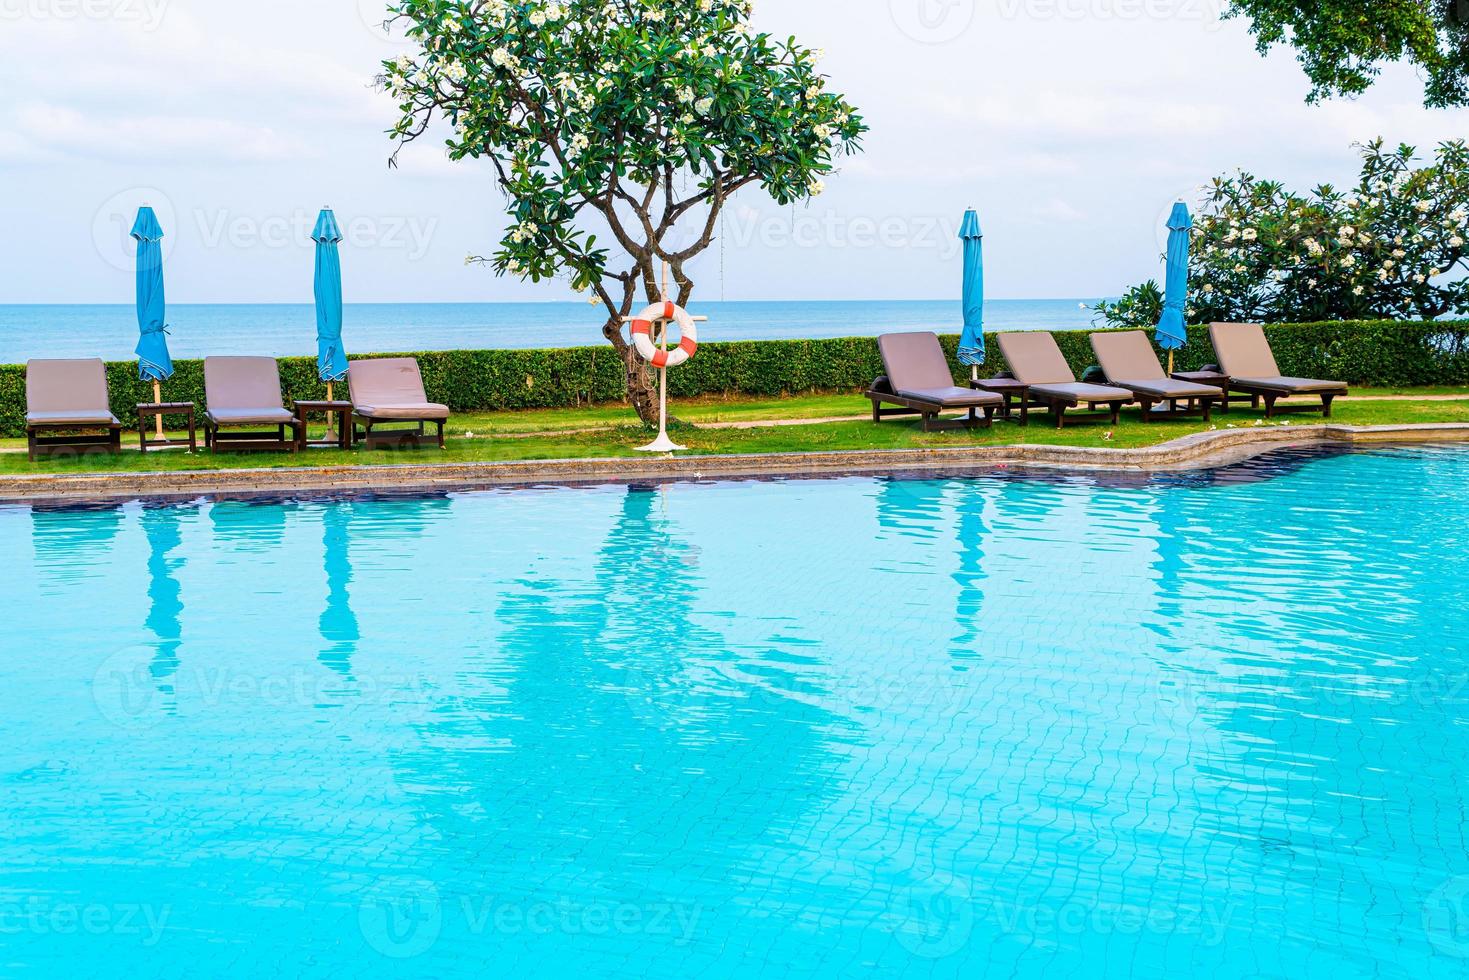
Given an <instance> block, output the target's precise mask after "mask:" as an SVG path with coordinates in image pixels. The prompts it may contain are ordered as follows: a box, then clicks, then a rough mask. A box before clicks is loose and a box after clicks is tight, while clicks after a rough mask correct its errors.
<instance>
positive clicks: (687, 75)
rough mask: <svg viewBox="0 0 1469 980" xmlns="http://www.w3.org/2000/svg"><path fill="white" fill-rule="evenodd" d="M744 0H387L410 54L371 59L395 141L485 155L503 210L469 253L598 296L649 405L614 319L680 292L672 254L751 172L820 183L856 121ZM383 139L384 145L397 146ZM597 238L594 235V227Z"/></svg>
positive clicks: (790, 198)
mask: <svg viewBox="0 0 1469 980" xmlns="http://www.w3.org/2000/svg"><path fill="white" fill-rule="evenodd" d="M750 11H751V3H750V0H560V2H556V0H551V2H520V3H515V2H507V0H396V2H395V3H393V4H392V7H391V12H392V14H393V18H394V19H396V20H399V21H402V22H404V23H406V29H407V34H408V36H409V37H410V38H412V39H413V40H415V41H416V42H418V45H419V48H420V50H419V53H418V54H417V56H411V55H405V56H403V57H401V58H399V59H397V60H396V61H391V62H387V63H385V64H384V74H383V76H382V83H383V85H384V86H385V87H386V88H387V89H388V90H389V91H391V92H392V93H393V94H394V95H395V96H396V97H397V99H398V100H399V105H400V109H401V112H402V117H401V119H400V120H399V122H398V124H397V126H396V127H395V128H394V129H393V130H392V136H393V138H394V139H395V140H396V141H397V142H398V143H399V149H400V150H401V149H402V146H403V145H404V144H407V143H410V142H413V141H414V140H416V139H419V138H420V137H423V136H424V135H425V134H427V133H429V132H430V131H431V128H432V125H433V123H434V121H435V120H436V119H441V120H444V121H446V122H447V123H448V124H450V125H451V126H452V127H453V134H452V136H450V137H449V138H448V152H449V156H450V158H451V159H453V160H463V159H465V158H466V157H468V158H472V159H475V160H484V161H487V162H488V164H489V165H490V167H491V168H492V170H493V174H494V177H495V179H496V180H497V181H498V184H499V186H500V188H501V189H502V190H503V191H504V194H505V197H506V202H507V211H508V213H509V215H510V218H511V225H510V227H509V229H508V231H507V232H506V234H505V237H504V238H503V240H502V241H501V242H500V244H499V248H498V250H496V251H495V252H494V253H493V254H491V255H488V256H471V257H470V258H469V260H468V261H469V262H471V263H482V264H485V265H489V266H490V267H492V268H493V269H494V270H495V271H496V272H497V273H498V274H501V275H512V276H517V277H520V278H521V279H529V280H531V281H532V282H540V281H541V280H543V279H550V278H555V277H563V278H565V279H567V280H569V282H570V284H571V286H572V287H573V288H574V289H576V290H578V291H586V290H590V291H591V293H592V294H593V302H600V303H601V305H602V306H603V307H604V308H605V309H606V311H607V315H608V320H607V323H606V325H605V326H604V327H603V333H604V334H605V335H606V337H607V339H608V340H610V341H611V342H612V344H613V345H614V346H615V347H616V349H617V350H618V352H619V353H620V355H621V356H622V358H623V361H624V363H625V364H626V366H627V376H628V393H629V396H630V397H631V399H632V401H633V405H634V407H635V408H636V409H637V411H638V414H639V416H640V417H641V418H643V419H644V420H645V421H647V420H651V419H652V418H654V417H655V414H656V409H657V407H656V403H655V399H654V394H653V387H652V384H651V381H650V379H649V376H648V371H647V369H646V367H645V366H644V365H643V364H641V362H639V360H638V359H637V357H636V355H635V354H634V352H633V350H632V349H631V347H630V345H629V344H628V343H627V341H626V339H625V338H624V337H623V334H622V323H623V319H624V318H625V317H627V316H628V315H629V314H630V313H632V312H633V308H634V306H635V305H636V304H637V303H638V300H639V294H641V296H642V297H643V298H644V299H645V300H646V301H647V302H650V303H651V302H657V301H658V300H659V299H661V298H662V295H661V293H662V290H661V288H660V279H661V270H662V267H663V266H664V265H665V264H666V266H667V267H668V269H670V270H671V272H672V275H673V279H674V284H675V289H674V293H675V295H673V296H670V297H669V298H671V299H674V300H675V301H676V302H678V303H679V304H680V305H687V304H688V302H689V300H690V298H691V297H692V295H693V290H694V284H693V282H692V281H690V279H689V278H688V276H687V274H686V272H685V269H686V266H687V264H688V263H689V261H690V260H692V259H693V258H694V257H695V256H697V255H699V254H700V253H701V252H703V251H704V250H705V249H707V248H708V247H709V246H710V244H712V243H713V241H714V237H715V232H716V229H717V227H718V219H719V215H720V213H721V212H722V210H723V208H724V207H725V205H726V204H727V203H728V201H729V200H730V197H731V196H732V195H733V194H735V193H736V192H737V191H739V190H740V189H741V188H744V187H746V186H748V185H751V184H754V185H757V186H758V187H760V188H762V189H763V190H764V191H765V192H766V193H767V194H768V195H769V196H770V197H771V198H773V199H774V200H775V201H776V202H778V203H780V204H792V203H794V202H797V201H801V200H804V199H807V198H810V197H812V196H814V195H816V194H819V193H821V191H822V188H823V186H824V185H823V182H822V181H823V178H824V177H826V176H828V175H829V174H831V173H832V171H833V169H834V167H835V160H836V158H837V156H838V155H840V154H842V153H851V152H855V151H856V150H857V149H858V148H859V145H860V139H861V136H862V133H863V132H865V129H866V127H865V126H864V125H863V124H862V122H861V119H860V118H859V117H858V116H857V114H856V112H855V111H854V110H853V108H852V106H851V105H849V104H848V103H847V101H846V100H845V99H843V98H842V96H840V95H838V94H836V93H834V92H831V91H829V90H828V89H827V81H826V78H825V77H824V76H823V75H821V74H820V73H819V72H818V70H817V62H818V54H817V53H816V52H814V51H812V50H810V49H808V48H804V47H801V46H800V45H798V44H797V43H796V41H795V40H794V39H790V40H787V41H783V42H777V41H775V40H773V39H772V38H771V37H770V36H769V35H766V34H756V33H755V32H753V31H752V30H751V28H750V26H749V20H750ZM395 157H396V154H395ZM599 232H600V233H601V234H602V236H603V237H604V238H606V239H610V246H611V247H608V246H607V245H604V244H603V239H599V237H598V233H599Z"/></svg>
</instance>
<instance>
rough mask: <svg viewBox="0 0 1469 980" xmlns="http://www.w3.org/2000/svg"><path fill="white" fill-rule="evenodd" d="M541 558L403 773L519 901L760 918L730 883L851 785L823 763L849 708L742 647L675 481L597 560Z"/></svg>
mask: <svg viewBox="0 0 1469 980" xmlns="http://www.w3.org/2000/svg"><path fill="white" fill-rule="evenodd" d="M538 564H539V563H536V562H534V561H531V562H529V563H528V564H527V566H526V567H525V568H524V570H523V571H522V572H521V573H520V574H519V575H518V577H516V578H515V579H514V580H513V581H512V582H510V583H508V584H507V585H506V586H504V593H503V595H502V597H501V601H500V605H499V607H498V611H497V614H496V615H497V618H498V619H499V620H500V621H501V623H502V624H503V626H504V627H505V628H504V632H503V634H502V635H501V636H500V638H499V644H498V649H497V655H498V656H497V659H496V660H495V661H494V663H493V665H491V667H490V668H489V670H488V671H487V673H485V674H484V675H482V676H481V677H480V678H478V679H477V680H476V681H475V682H473V683H471V684H470V685H469V686H470V688H471V689H478V690H480V691H482V692H483V693H472V691H471V692H466V693H465V694H464V695H463V697H462V699H461V700H460V702H459V703H458V705H457V707H456V710H452V711H450V710H445V711H440V712H438V713H437V714H436V717H435V718H434V720H433V721H432V722H431V723H429V725H427V726H426V727H425V729H424V731H423V739H424V743H425V747H424V748H423V749H422V750H420V751H417V752H413V753H409V754H407V755H406V756H404V757H402V758H400V759H398V760H397V764H398V766H399V767H400V769H401V770H402V772H401V774H400V776H399V782H400V784H405V785H409V786H411V787H412V790H413V794H414V799H415V802H416V803H417V804H418V805H420V806H422V807H423V808H424V810H425V814H426V817H427V819H428V820H430V821H431V822H432V824H433V826H434V827H435V828H436V829H437V830H438V831H439V834H440V836H441V838H442V839H443V840H444V841H445V842H446V846H454V847H463V848H467V849H470V853H469V854H467V855H466V857H465V861H466V867H483V866H485V865H486V864H489V865H492V866H494V867H495V868H496V869H497V875H504V878H503V879H502V880H503V881H504V882H506V883H507V884H506V891H505V894H504V896H503V897H504V898H505V899H506V900H507V901H513V902H517V903H523V902H527V901H545V902H559V903H569V904H571V905H573V906H576V905H586V904H588V903H594V902H598V901H603V902H605V901H616V902H623V903H629V904H631V905H641V906H643V907H652V906H653V905H654V904H656V903H682V907H685V908H695V907H697V906H698V905H699V904H700V903H708V902H716V901H717V903H718V907H719V908H720V909H722V910H723V911H724V913H725V914H734V915H743V914H744V913H743V912H742V911H740V910H739V908H738V906H740V905H742V904H743V903H744V898H742V897H741V896H739V895H738V894H734V895H731V894H730V893H729V891H728V887H727V883H728V882H729V881H731V880H737V879H738V878H740V877H741V876H742V875H743V874H744V873H745V871H744V870H743V869H744V867H745V866H746V865H747V864H749V865H755V864H758V863H760V862H761V861H771V860H774V859H775V857H776V856H775V855H772V854H770V853H769V850H768V849H769V848H770V847H771V846H772V845H773V844H774V843H775V842H776V841H778V840H779V839H780V838H781V836H782V835H783V834H784V833H786V832H787V831H789V829H790V828H791V827H793V826H794V825H796V824H798V823H799V822H800V820H801V819H802V816H803V814H806V813H809V812H810V811H812V810H818V811H819V809H820V807H821V806H822V801H823V800H824V799H828V798H829V797H830V795H831V794H832V792H834V790H833V788H832V787H831V786H829V785H828V784H827V783H826V781H825V779H824V778H823V777H822V773H821V770H820V767H819V766H817V765H815V764H814V761H815V758H816V757H818V756H819V754H820V753H819V749H818V744H819V735H818V733H819V732H820V731H821V730H822V729H823V728H825V727H827V726H829V725H831V724H832V723H833V719H832V718H831V717H830V716H829V715H828V714H827V713H826V712H825V711H824V709H822V708H820V707H818V706H815V705H814V704H813V702H812V699H809V698H796V697H791V696H788V695H787V694H786V693H785V688H786V687H787V686H788V685H790V684H792V683H793V681H792V679H791V675H790V674H789V673H788V672H787V671H786V670H785V669H784V668H783V667H782V665H781V664H780V662H779V661H777V660H774V659H764V658H761V659H760V660H752V661H748V662H744V663H738V664H737V663H732V662H730V655H729V651H728V641H727V640H726V638H725V637H724V636H723V635H722V634H721V632H720V631H719V630H718V629H717V628H716V625H715V624H717V623H718V622H719V621H720V620H721V618H722V617H723V616H724V615H726V614H725V613H722V612H720V611H718V610H720V609H721V608H722V607H721V606H720V605H719V604H720V596H719V594H718V592H717V590H712V589H711V588H710V584H709V583H708V582H707V581H706V580H705V578H704V573H703V571H702V567H701V560H700V549H699V546H697V545H695V544H694V543H693V541H692V540H691V539H690V537H689V536H688V535H687V534H685V533H684V532H683V531H682V530H681V528H680V527H679V522H678V517H677V515H676V513H675V514H672V515H669V514H666V513H665V512H664V505H663V493H662V492H661V491H650V490H646V489H641V488H636V487H633V488H629V489H628V490H627V491H626V492H625V494H623V495H622V499H621V503H620V506H619V508H618V513H617V514H616V516H615V519H614V523H613V524H612V526H611V527H610V529H608V530H607V531H606V534H605V537H604V538H603V541H602V543H601V546H600V548H598V549H597V551H596V554H595V558H594V560H593V561H592V562H590V563H588V562H586V561H585V560H581V561H572V562H565V563H557V564H555V565H553V566H550V567H546V568H544V570H543V569H542V568H541V567H538ZM756 774H758V778H755V777H756ZM714 813H724V814H726V815H727V816H728V818H729V819H728V820H724V821H721V820H713V819H710V817H711V815H712V814H714ZM791 847H792V849H793V850H795V849H796V844H795V843H794V842H793V843H792V845H791ZM691 862H692V863H691ZM571 868H576V869H577V870H576V873H575V874H574V875H571V876H568V875H567V874H566V871H567V869H571ZM457 887H462V888H470V889H472V888H474V887H476V886H475V885H474V884H473V876H472V875H471V876H466V877H465V880H464V882H463V883H461V884H459V885H458V886H457ZM708 895H715V896H718V898H717V899H709V898H708V897H707V896H708ZM749 898H750V899H751V900H754V901H757V902H758V896H755V895H750V896H749ZM714 913H715V909H714V907H713V906H712V905H710V907H709V914H711V915H712V914H714ZM609 941H610V940H609ZM552 945H553V946H554V945H555V944H554V943H553V944H552ZM613 945H614V946H615V943H613ZM714 952H717V950H716V951H714ZM586 966H587V968H588V969H591V968H593V966H594V963H593V962H588V963H587V964H586Z"/></svg>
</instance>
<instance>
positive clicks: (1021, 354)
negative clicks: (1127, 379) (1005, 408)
mask: <svg viewBox="0 0 1469 980" xmlns="http://www.w3.org/2000/svg"><path fill="white" fill-rule="evenodd" d="M998 340H999V343H1000V353H1001V354H1003V355H1004V356H1005V361H1006V362H1007V363H1008V364H1009V365H1010V373H1012V374H1013V375H1015V378H1016V380H1018V381H1020V382H1021V383H1022V384H1024V385H1025V386H1026V391H1025V394H1024V395H1023V396H1022V397H1021V408H1020V422H1021V424H1022V425H1025V424H1027V423H1029V421H1030V412H1029V405H1030V403H1031V402H1032V401H1034V402H1038V403H1040V404H1043V405H1045V406H1046V407H1047V408H1049V409H1050V411H1051V414H1052V415H1053V416H1055V418H1056V428H1058V429H1059V428H1061V427H1062V426H1064V425H1065V424H1066V410H1067V409H1068V408H1076V407H1077V406H1079V405H1086V406H1088V407H1089V408H1090V409H1091V410H1092V411H1096V410H1097V406H1098V405H1105V406H1107V408H1108V409H1109V410H1110V412H1111V417H1112V424H1113V425H1116V424H1117V421H1118V419H1119V417H1120V416H1121V413H1122V406H1123V405H1127V404H1130V403H1131V402H1132V401H1134V400H1135V399H1134V395H1133V393H1132V392H1130V391H1128V390H1127V389H1125V388H1116V387H1112V386H1110V385H1095V384H1086V383H1082V382H1078V381H1077V380H1076V374H1075V372H1073V371H1072V370H1071V365H1069V364H1067V363H1066V357H1065V356H1064V355H1063V354H1062V353H1061V348H1060V347H1058V346H1056V338H1055V337H1052V336H1051V335H1050V334H1048V333H1044V332H1041V331H1038V330H1036V331H1026V332H1024V333H1002V334H1000V336H999V338H998Z"/></svg>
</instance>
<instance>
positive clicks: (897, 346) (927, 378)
mask: <svg viewBox="0 0 1469 980" xmlns="http://www.w3.org/2000/svg"><path fill="white" fill-rule="evenodd" d="M877 347H878V350H880V351H881V352H882V362H883V364H884V365H885V366H886V368H887V373H888V380H889V381H890V382H891V384H892V386H893V390H894V391H929V390H937V389H949V388H952V387H953V386H954V374H953V372H952V371H951V370H950V369H949V360H948V358H946V357H945V356H944V348H943V346H942V345H941V344H940V343H939V338H938V334H934V333H890V334H884V335H883V336H881V337H878V338H877Z"/></svg>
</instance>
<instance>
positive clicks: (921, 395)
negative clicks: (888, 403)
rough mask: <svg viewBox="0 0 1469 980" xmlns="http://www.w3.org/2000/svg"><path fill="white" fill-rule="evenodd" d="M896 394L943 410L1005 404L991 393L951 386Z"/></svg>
mask: <svg viewBox="0 0 1469 980" xmlns="http://www.w3.org/2000/svg"><path fill="white" fill-rule="evenodd" d="M898 394H900V395H902V396H903V397H904V398H912V399H913V400H914V401H921V402H933V403H934V404H935V405H940V406H942V407H944V408H984V407H986V406H989V405H996V406H998V405H1003V404H1005V399H1004V398H1002V397H1000V396H999V395H997V394H995V393H993V392H989V391H974V390H973V389H971V388H957V387H955V386H953V385H950V386H948V387H946V388H926V389H922V390H919V391H910V390H907V389H904V390H903V391H900V392H898Z"/></svg>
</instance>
